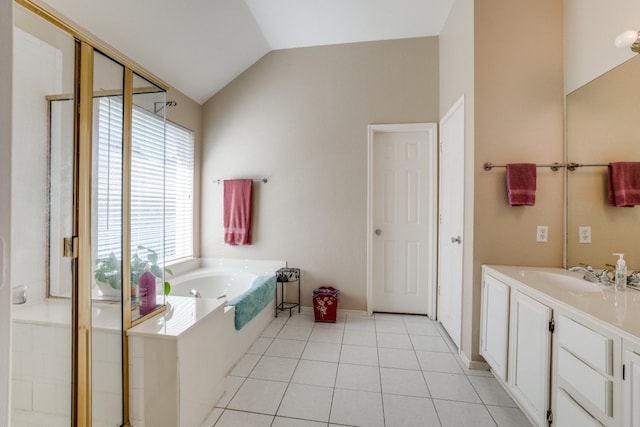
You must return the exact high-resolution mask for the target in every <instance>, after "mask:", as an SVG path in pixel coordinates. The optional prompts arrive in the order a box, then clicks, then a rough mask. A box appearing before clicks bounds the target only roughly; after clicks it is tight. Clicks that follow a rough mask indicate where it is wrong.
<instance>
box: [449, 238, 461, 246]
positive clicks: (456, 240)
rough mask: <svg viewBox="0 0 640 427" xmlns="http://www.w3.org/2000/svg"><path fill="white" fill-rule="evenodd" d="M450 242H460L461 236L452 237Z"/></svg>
mask: <svg viewBox="0 0 640 427" xmlns="http://www.w3.org/2000/svg"><path fill="white" fill-rule="evenodd" d="M451 243H457V244H459V245H460V244H462V237H460V236H458V237H452V238H451Z"/></svg>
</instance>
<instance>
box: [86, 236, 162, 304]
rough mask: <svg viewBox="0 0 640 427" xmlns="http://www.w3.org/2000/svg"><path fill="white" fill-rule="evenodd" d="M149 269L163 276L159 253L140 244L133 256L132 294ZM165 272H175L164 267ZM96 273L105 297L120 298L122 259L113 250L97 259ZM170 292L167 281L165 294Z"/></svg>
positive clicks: (101, 291)
mask: <svg viewBox="0 0 640 427" xmlns="http://www.w3.org/2000/svg"><path fill="white" fill-rule="evenodd" d="M147 270H148V271H149V272H150V273H151V274H153V276H154V277H155V278H160V279H161V278H162V272H163V269H162V268H161V267H160V266H159V265H158V253H157V252H156V251H154V250H153V249H150V248H147V247H145V246H142V245H139V246H138V247H137V248H136V251H135V253H134V254H133V256H132V257H131V288H132V295H135V294H134V292H135V290H136V288H137V287H138V284H139V282H140V277H141V276H142V274H143V273H144V272H145V271H147ZM164 272H165V273H167V274H169V275H172V274H173V272H172V271H171V269H169V268H164ZM94 275H95V279H96V284H97V285H98V288H99V289H100V293H101V294H102V296H103V297H104V298H105V299H120V289H121V286H122V280H121V277H122V272H121V269H120V260H119V259H118V258H117V257H116V255H115V254H114V253H113V252H111V253H110V254H109V256H107V257H104V258H99V259H98V260H97V262H96V270H95V273H94ZM170 292H171V284H170V283H169V282H168V281H165V282H164V294H165V296H166V295H169V293H170ZM132 302H133V301H132Z"/></svg>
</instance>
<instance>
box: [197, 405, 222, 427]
mask: <svg viewBox="0 0 640 427" xmlns="http://www.w3.org/2000/svg"><path fill="white" fill-rule="evenodd" d="M223 411H224V409H222V408H213V411H211V413H210V414H209V415H208V416H207V418H206V419H205V420H204V421H203V422H202V424H201V425H200V427H212V426H213V425H214V424H215V423H216V421H218V418H220V415H222V412H223Z"/></svg>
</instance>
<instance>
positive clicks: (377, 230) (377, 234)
mask: <svg viewBox="0 0 640 427" xmlns="http://www.w3.org/2000/svg"><path fill="white" fill-rule="evenodd" d="M381 234H382V230H380V229H379V228H376V236H379V235H381Z"/></svg>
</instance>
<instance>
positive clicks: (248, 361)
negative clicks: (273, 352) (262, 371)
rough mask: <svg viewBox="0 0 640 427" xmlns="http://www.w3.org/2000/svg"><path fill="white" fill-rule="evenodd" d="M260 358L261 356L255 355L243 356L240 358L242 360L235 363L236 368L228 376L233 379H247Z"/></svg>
mask: <svg viewBox="0 0 640 427" xmlns="http://www.w3.org/2000/svg"><path fill="white" fill-rule="evenodd" d="M260 357H261V356H259V355H257V354H245V355H244V356H242V359H240V360H239V361H238V363H236V366H234V367H233V369H231V372H230V373H229V375H232V376H234V377H248V376H249V374H250V373H251V371H252V370H253V367H254V366H256V363H258V360H260Z"/></svg>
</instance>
